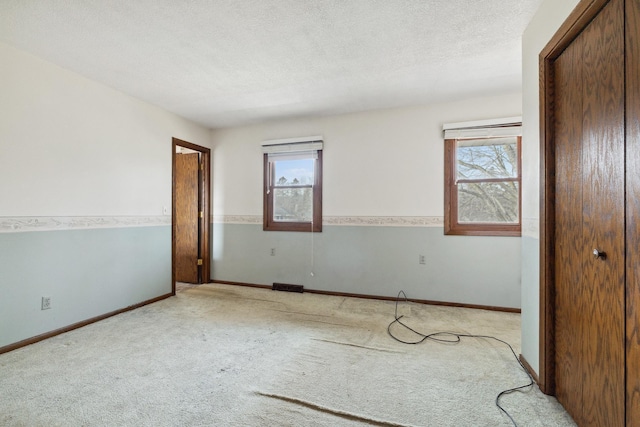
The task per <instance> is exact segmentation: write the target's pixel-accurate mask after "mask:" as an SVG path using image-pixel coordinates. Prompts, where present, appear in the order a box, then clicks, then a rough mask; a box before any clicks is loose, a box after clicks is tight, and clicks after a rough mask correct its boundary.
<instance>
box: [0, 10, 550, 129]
mask: <svg viewBox="0 0 640 427" xmlns="http://www.w3.org/2000/svg"><path fill="white" fill-rule="evenodd" d="M540 3H541V0H515V1H514V0H242V1H240V0H109V1H105V0H2V1H1V2H0V41H3V42H5V43H7V44H9V45H11V46H14V47H16V48H18V49H22V50H25V51H27V52H30V53H32V54H34V55H36V56H38V57H41V58H44V59H46V60H48V61H51V62H53V63H55V64H58V65H59V66H61V67H64V68H66V69H69V70H72V71H75V72H77V73H79V74H82V75H84V76H86V77H88V78H90V79H93V80H96V81H99V82H102V83H104V84H106V85H108V86H111V87H113V88H115V89H118V90H120V91H122V92H125V93H127V94H130V95H132V96H134V97H137V98H139V99H142V100H145V101H147V102H150V103H152V104H156V105H159V106H161V107H163V108H165V109H167V110H169V111H172V112H174V113H177V114H179V115H181V116H183V117H186V118H189V119H192V120H194V121H196V122H199V123H201V124H204V125H206V126H208V127H212V128H214V127H222V126H234V125H240V124H247V123H253V122H259V121H265V120H271V119H277V118H285V117H303V116H317V115H328V114H340V113H347V112H355V111H363V110H371V109H377V108H389V107H398V106H408V105H417V104H426V103H433V102H441V101H443V100H458V99H463V98H467V97H471V96H482V95H488V94H495V93H508V92H515V91H519V90H521V35H522V32H523V31H524V29H525V27H526V25H527V23H528V22H529V20H530V19H531V18H532V16H533V14H534V12H535V10H536V9H537V7H538V6H539V4H540Z"/></svg>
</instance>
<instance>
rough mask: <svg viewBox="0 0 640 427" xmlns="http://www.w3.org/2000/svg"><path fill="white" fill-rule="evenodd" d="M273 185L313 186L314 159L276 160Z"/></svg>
mask: <svg viewBox="0 0 640 427" xmlns="http://www.w3.org/2000/svg"><path fill="white" fill-rule="evenodd" d="M273 163H274V164H275V182H274V185H275V186H278V185H313V176H314V173H313V164H314V159H311V158H309V159H300V160H276V161H274V162H273Z"/></svg>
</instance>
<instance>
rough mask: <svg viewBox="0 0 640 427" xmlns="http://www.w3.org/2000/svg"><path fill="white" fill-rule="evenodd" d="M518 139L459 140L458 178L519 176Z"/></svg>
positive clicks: (457, 152) (457, 149) (457, 147)
mask: <svg viewBox="0 0 640 427" xmlns="http://www.w3.org/2000/svg"><path fill="white" fill-rule="evenodd" d="M517 141H518V139H517V138H516V137H513V138H511V137H510V138H493V139H475V140H473V139H472V140H459V141H457V142H456V158H457V171H456V177H457V179H486V178H515V177H517V176H518V145H517Z"/></svg>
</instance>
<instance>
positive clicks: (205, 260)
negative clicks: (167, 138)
mask: <svg viewBox="0 0 640 427" xmlns="http://www.w3.org/2000/svg"><path fill="white" fill-rule="evenodd" d="M177 147H184V148H188V149H191V150H194V151H198V152H199V153H200V154H202V164H203V171H202V174H201V175H202V180H201V185H202V186H201V188H202V190H201V191H202V204H203V215H202V216H203V218H202V226H201V227H200V231H199V238H198V240H199V241H200V253H201V254H202V270H201V282H202V283H209V282H211V249H210V248H211V244H210V241H209V240H210V238H209V229H210V227H209V223H210V215H211V150H210V149H209V148H205V147H201V146H199V145H196V144H192V143H190V142H187V141H183V140H181V139H178V138H172V141H171V164H172V166H171V183H172V184H171V293H172V294H173V295H175V294H176V148H177Z"/></svg>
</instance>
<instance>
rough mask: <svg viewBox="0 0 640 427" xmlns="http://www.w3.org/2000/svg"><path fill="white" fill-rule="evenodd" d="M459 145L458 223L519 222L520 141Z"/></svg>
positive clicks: (508, 139) (465, 143) (476, 141)
mask: <svg viewBox="0 0 640 427" xmlns="http://www.w3.org/2000/svg"><path fill="white" fill-rule="evenodd" d="M456 145H457V152H456V159H457V164H456V178H457V183H458V222H461V223H465V222H466V223H476V222H478V223H517V222H518V221H519V212H518V211H519V194H520V192H519V188H518V186H519V185H518V184H519V183H518V182H517V179H518V157H517V156H518V144H517V139H516V138H515V137H514V138H500V139H491V140H470V141H465V140H461V141H458V142H457V144H456Z"/></svg>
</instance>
